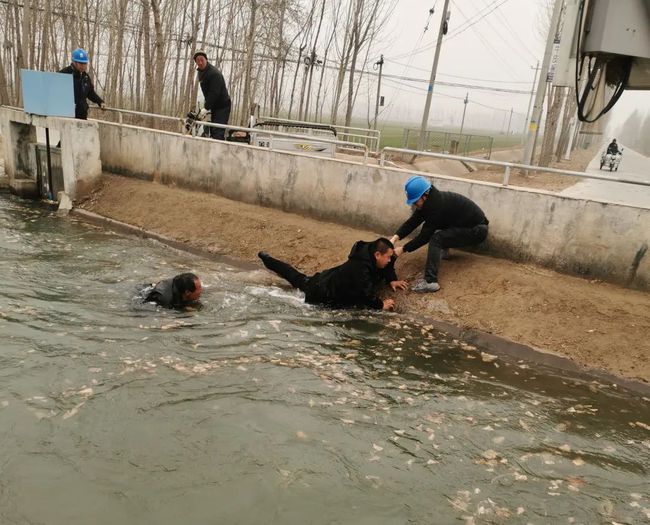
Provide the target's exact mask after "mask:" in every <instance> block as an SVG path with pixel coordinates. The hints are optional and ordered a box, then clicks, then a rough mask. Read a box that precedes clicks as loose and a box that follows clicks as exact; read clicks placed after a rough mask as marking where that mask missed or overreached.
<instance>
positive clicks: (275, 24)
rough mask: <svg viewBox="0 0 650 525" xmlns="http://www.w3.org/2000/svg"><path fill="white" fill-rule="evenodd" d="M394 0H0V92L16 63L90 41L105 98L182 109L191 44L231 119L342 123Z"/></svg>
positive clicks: (59, 60)
mask: <svg viewBox="0 0 650 525" xmlns="http://www.w3.org/2000/svg"><path fill="white" fill-rule="evenodd" d="M396 2H397V0H341V1H337V2H330V1H327V0H21V1H19V0H1V1H0V20H4V23H2V24H0V42H2V43H3V45H2V49H1V50H0V102H2V103H11V104H20V92H21V88H20V69H21V68H27V69H38V70H42V71H56V70H58V69H60V68H62V67H64V66H65V65H67V64H68V63H69V56H70V51H71V50H72V49H74V48H76V47H83V48H85V49H86V50H88V52H89V53H90V56H91V62H92V63H91V68H90V72H91V74H92V76H93V78H94V81H95V84H96V87H97V88H98V91H99V92H100V93H101V94H102V96H103V98H105V99H106V100H107V102H108V103H109V105H113V106H116V107H123V108H130V109H136V110H140V111H147V112H151V113H166V114H172V115H179V116H180V115H182V114H184V113H185V112H186V111H187V110H188V109H190V108H191V107H194V105H195V104H196V98H197V83H196V78H195V77H196V75H195V72H194V64H193V62H192V56H193V54H194V53H195V52H196V51H198V50H204V51H206V53H207V54H208V56H209V57H210V60H211V62H213V63H215V64H216V65H217V66H218V67H220V68H221V69H222V71H223V73H224V76H225V78H226V82H227V84H228V86H229V90H230V92H231V96H232V98H233V116H232V117H231V120H232V121H233V122H241V123H245V122H246V120H247V117H248V114H249V111H250V109H251V107H252V106H253V104H254V103H257V104H259V105H260V106H261V107H262V110H263V112H264V113H267V114H271V115H278V114H280V113H283V114H288V115H289V116H290V117H293V118H298V119H305V120H306V119H308V118H316V119H319V120H323V119H324V120H329V121H330V122H332V123H336V122H338V121H339V120H340V119H341V118H342V119H343V120H344V122H345V124H346V125H349V124H350V121H351V119H352V112H353V110H354V107H355V103H356V102H357V98H358V94H359V89H360V86H361V80H362V78H363V77H364V75H365V72H364V71H365V70H366V69H370V68H368V65H369V64H370V63H371V62H372V61H373V59H375V58H376V57H375V55H376V53H374V51H373V50H374V48H375V47H376V45H377V44H378V43H379V41H380V38H381V36H382V32H383V31H384V29H385V27H386V24H385V22H386V20H387V17H388V16H390V14H391V12H392V10H393V8H394V6H395V5H396Z"/></svg>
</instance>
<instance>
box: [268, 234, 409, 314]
mask: <svg viewBox="0 0 650 525" xmlns="http://www.w3.org/2000/svg"><path fill="white" fill-rule="evenodd" d="M257 255H258V257H259V258H260V259H262V262H263V263H264V266H266V267H267V268H268V269H269V270H271V271H272V272H275V273H277V274H278V275H279V276H280V277H282V278H283V279H286V280H287V281H289V283H290V284H291V286H293V287H294V288H298V289H299V290H302V291H303V292H305V302H307V303H310V304H320V305H324V306H329V307H331V308H373V309H376V310H392V309H393V308H394V307H395V301H394V300H393V299H384V300H382V299H380V298H379V297H378V295H377V292H378V289H379V286H380V284H381V283H382V282H385V283H387V284H389V285H390V286H391V288H392V289H393V290H398V289H400V290H404V289H406V282H405V281H399V280H398V279H397V274H396V273H395V268H394V264H395V257H394V253H393V245H392V243H391V242H390V241H389V240H388V239H384V238H383V237H381V238H379V239H377V240H376V241H373V242H364V241H357V242H356V243H354V246H352V250H351V251H350V255H348V260H347V261H346V262H344V263H343V264H341V265H339V266H336V267H334V268H330V269H328V270H324V271H322V272H319V273H317V274H315V275H312V276H311V277H308V276H307V275H305V274H304V273H301V272H299V271H298V270H296V269H295V268H294V267H293V266H291V265H289V264H287V263H285V262H282V261H279V260H278V259H274V258H273V257H271V256H270V255H269V254H268V253H266V252H259V253H258V254H257Z"/></svg>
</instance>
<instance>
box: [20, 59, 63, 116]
mask: <svg viewBox="0 0 650 525" xmlns="http://www.w3.org/2000/svg"><path fill="white" fill-rule="evenodd" d="M20 79H21V81H22V86H23V108H24V109H25V113H33V114H35V115H45V116H49V117H74V86H73V83H72V75H66V74H65V73H50V72H46V71H32V70H29V69H21V70H20Z"/></svg>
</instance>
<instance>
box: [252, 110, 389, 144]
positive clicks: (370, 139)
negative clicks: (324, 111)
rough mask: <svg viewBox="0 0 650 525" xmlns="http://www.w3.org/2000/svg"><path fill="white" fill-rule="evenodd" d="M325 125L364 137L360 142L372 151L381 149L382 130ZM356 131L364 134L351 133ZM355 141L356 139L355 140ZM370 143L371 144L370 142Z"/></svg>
mask: <svg viewBox="0 0 650 525" xmlns="http://www.w3.org/2000/svg"><path fill="white" fill-rule="evenodd" d="M259 119H260V121H263V120H264V121H269V122H286V123H288V124H297V125H300V124H320V122H308V121H306V120H290V119H283V118H280V117H265V116H262V117H259ZM323 125H324V126H330V127H332V128H334V129H335V130H336V131H337V132H340V133H341V134H342V135H345V136H346V137H355V138H359V139H362V140H360V141H359V142H361V141H363V142H364V144H366V146H368V147H369V148H371V149H372V151H376V152H378V151H379V142H380V140H381V131H379V130H377V129H370V128H355V127H352V126H340V125H338V124H323ZM354 131H361V132H363V134H358V133H351V132H354ZM353 142H355V141H353ZM369 143H370V144H369Z"/></svg>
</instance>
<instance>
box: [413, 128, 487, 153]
mask: <svg viewBox="0 0 650 525" xmlns="http://www.w3.org/2000/svg"><path fill="white" fill-rule="evenodd" d="M421 136H422V132H421V130H419V129H410V128H405V129H404V134H403V137H402V148H404V149H414V148H417V147H419V144H420V137H421ZM493 144H494V138H493V137H491V136H489V135H476V134H473V133H454V132H450V131H436V130H426V131H425V132H424V151H431V152H433V153H445V154H447V155H465V156H468V157H470V156H472V157H485V158H486V159H489V158H490V157H491V156H492V146H493Z"/></svg>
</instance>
